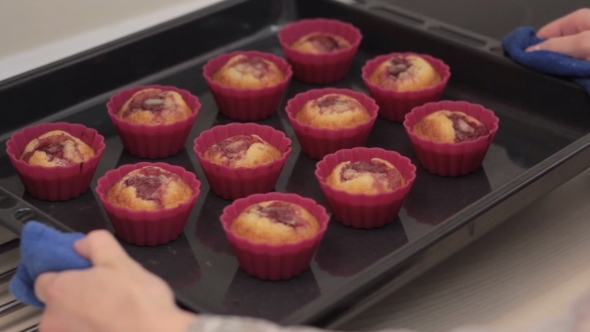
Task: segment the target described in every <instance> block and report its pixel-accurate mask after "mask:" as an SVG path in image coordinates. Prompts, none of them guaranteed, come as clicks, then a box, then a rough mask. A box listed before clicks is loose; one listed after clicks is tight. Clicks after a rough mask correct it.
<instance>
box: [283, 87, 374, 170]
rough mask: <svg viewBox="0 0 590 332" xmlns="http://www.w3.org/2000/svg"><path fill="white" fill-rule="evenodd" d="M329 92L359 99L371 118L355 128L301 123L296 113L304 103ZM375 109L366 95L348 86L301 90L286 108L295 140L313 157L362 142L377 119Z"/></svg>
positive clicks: (372, 101) (363, 142) (304, 151)
mask: <svg viewBox="0 0 590 332" xmlns="http://www.w3.org/2000/svg"><path fill="white" fill-rule="evenodd" d="M330 93H339V94H344V95H347V96H349V97H352V98H355V99H356V100H358V101H359V102H360V103H361V105H363V107H364V108H365V109H366V110H367V111H368V112H369V114H370V116H371V117H370V120H369V121H368V122H366V123H363V124H360V125H358V126H355V127H350V128H342V129H337V130H334V129H324V128H315V127H312V126H309V125H306V124H302V123H300V122H299V121H298V120H297V119H296V118H295V116H296V114H297V112H299V111H300V110H301V109H302V108H303V106H304V105H305V103H306V102H308V101H309V100H312V99H317V98H320V97H321V96H324V95H327V94H330ZM378 110H379V107H378V106H377V104H376V103H375V101H374V100H373V99H371V98H369V97H368V96H367V95H365V94H363V93H361V92H357V91H353V90H349V89H336V88H326V89H314V90H309V91H306V92H303V93H300V94H298V95H296V96H295V97H293V98H292V99H290V100H289V101H288V102H287V107H286V108H285V111H286V112H287V115H288V117H289V121H291V126H292V127H293V130H294V131H295V134H296V135H297V140H298V141H299V144H300V145H301V150H302V151H303V153H305V154H306V155H308V156H309V157H311V158H313V159H321V158H322V157H324V156H325V155H327V154H329V153H333V152H336V151H338V150H340V149H349V148H353V147H357V146H362V145H364V144H365V141H366V140H367V137H368V136H369V133H370V132H371V128H372V127H373V124H374V123H375V120H376V119H377V112H378Z"/></svg>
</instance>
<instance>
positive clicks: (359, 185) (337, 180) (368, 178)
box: [326, 158, 406, 194]
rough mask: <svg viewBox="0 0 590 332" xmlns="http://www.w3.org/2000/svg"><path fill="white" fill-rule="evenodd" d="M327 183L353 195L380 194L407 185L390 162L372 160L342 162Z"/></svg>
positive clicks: (327, 179)
mask: <svg viewBox="0 0 590 332" xmlns="http://www.w3.org/2000/svg"><path fill="white" fill-rule="evenodd" d="M326 183H327V184H329V185H331V186H332V187H334V188H336V189H340V190H345V191H347V192H349V193H352V194H380V193H385V192H391V191H394V190H395V189H397V188H399V187H401V186H403V185H405V184H406V179H405V178H404V176H403V175H402V174H401V173H400V171H399V170H398V169H397V168H396V167H395V166H393V165H392V164H391V163H390V162H388V161H386V160H383V159H380V158H372V159H371V160H370V161H355V162H352V161H344V162H341V163H340V164H338V165H336V167H334V169H333V170H332V172H331V173H330V175H329V176H328V177H327V178H326Z"/></svg>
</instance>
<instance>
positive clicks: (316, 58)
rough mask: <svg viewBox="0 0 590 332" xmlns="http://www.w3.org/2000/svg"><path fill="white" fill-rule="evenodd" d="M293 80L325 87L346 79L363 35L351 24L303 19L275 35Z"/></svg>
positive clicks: (330, 20) (328, 20)
mask: <svg viewBox="0 0 590 332" xmlns="http://www.w3.org/2000/svg"><path fill="white" fill-rule="evenodd" d="M278 37H279V42H280V43H281V47H282V48H283V52H284V53H285V56H286V57H287V60H288V61H289V63H290V64H291V66H293V73H294V75H295V77H297V79H299V80H300V81H303V82H305V83H310V84H328V83H334V82H337V81H340V80H342V79H344V78H345V77H346V75H347V74H348V70H349V68H350V65H351V64H352V61H353V59H354V55H355V53H356V51H357V49H358V47H359V45H360V43H361V40H362V38H363V35H362V34H361V32H360V30H359V29H357V28H356V27H355V26H353V25H352V24H349V23H346V22H343V21H339V20H333V19H323V18H319V19H304V20H300V21H297V22H293V23H290V24H288V25H286V26H285V27H284V28H283V29H282V30H281V31H280V32H279V34H278Z"/></svg>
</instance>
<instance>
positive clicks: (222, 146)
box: [210, 135, 262, 163]
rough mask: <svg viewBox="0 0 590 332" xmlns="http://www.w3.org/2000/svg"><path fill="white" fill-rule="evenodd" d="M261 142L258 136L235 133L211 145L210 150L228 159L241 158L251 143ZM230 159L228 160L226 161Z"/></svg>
mask: <svg viewBox="0 0 590 332" xmlns="http://www.w3.org/2000/svg"><path fill="white" fill-rule="evenodd" d="M261 142H262V141H261V140H260V139H259V138H257V137H255V136H252V135H250V136H248V135H236V136H232V137H229V138H226V139H224V140H223V141H221V142H219V143H217V144H215V145H213V146H212V147H211V150H210V151H211V153H213V154H218V153H221V154H222V155H223V156H224V157H226V158H227V159H230V160H234V159H241V158H243V157H244V155H245V154H246V152H247V151H248V149H249V148H250V146H251V145H252V144H254V143H261ZM230 160H228V163H229V161H230Z"/></svg>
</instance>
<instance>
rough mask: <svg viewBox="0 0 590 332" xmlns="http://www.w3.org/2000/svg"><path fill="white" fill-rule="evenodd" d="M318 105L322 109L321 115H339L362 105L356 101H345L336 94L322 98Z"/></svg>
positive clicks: (317, 102)
mask: <svg viewBox="0 0 590 332" xmlns="http://www.w3.org/2000/svg"><path fill="white" fill-rule="evenodd" d="M316 104H317V106H318V107H319V108H320V114H324V113H328V114H332V113H336V114H339V113H344V112H346V111H350V110H354V109H357V108H359V107H360V105H359V104H358V103H356V102H355V101H354V100H350V99H345V98H342V97H341V96H339V95H336V94H329V95H326V96H323V97H320V98H318V99H317V101H316Z"/></svg>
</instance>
